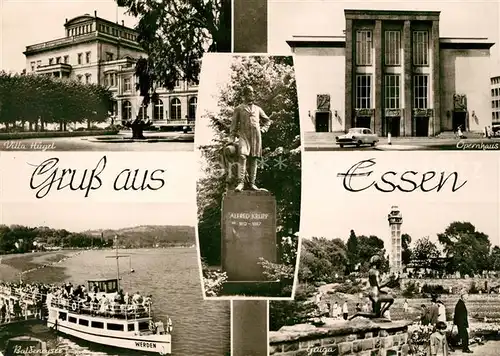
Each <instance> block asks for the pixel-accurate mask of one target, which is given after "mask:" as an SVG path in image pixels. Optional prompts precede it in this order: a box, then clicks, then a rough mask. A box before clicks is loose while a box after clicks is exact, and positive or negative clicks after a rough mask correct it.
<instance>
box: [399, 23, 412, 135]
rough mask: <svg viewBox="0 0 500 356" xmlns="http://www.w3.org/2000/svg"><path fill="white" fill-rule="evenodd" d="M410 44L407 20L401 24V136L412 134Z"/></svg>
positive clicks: (409, 30) (409, 24)
mask: <svg viewBox="0 0 500 356" xmlns="http://www.w3.org/2000/svg"><path fill="white" fill-rule="evenodd" d="M412 74H413V65H412V45H411V23H410V21H409V20H406V21H405V22H404V26H403V95H404V108H403V117H402V118H401V119H402V120H401V121H402V122H403V124H402V125H403V129H402V130H401V135H402V136H413V122H412V116H413V100H412V99H413V96H412V92H413V86H412Z"/></svg>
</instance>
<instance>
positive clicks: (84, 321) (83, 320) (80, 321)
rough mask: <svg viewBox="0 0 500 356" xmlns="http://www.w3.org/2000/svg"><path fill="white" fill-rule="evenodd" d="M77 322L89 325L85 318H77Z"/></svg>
mask: <svg viewBox="0 0 500 356" xmlns="http://www.w3.org/2000/svg"><path fill="white" fill-rule="evenodd" d="M78 324H80V325H83V326H89V321H88V320H87V319H79V320H78Z"/></svg>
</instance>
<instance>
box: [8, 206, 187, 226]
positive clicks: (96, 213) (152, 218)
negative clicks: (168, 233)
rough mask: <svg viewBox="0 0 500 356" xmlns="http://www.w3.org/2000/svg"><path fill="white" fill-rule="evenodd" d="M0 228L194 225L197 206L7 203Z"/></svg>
mask: <svg viewBox="0 0 500 356" xmlns="http://www.w3.org/2000/svg"><path fill="white" fill-rule="evenodd" d="M0 224H4V225H12V224H18V225H25V226H30V227H37V226H48V227H50V228H54V229H66V230H68V231H72V232H80V231H85V230H93V229H120V228H126V227H134V226H139V225H189V226H195V224H196V204H195V203H194V201H193V202H191V203H144V202H139V203H134V202H128V203H105V202H104V203H102V202H95V201H94V202H92V201H88V200H87V201H84V200H82V201H77V200H75V201H74V202H60V203H45V202H44V201H38V202H37V204H36V205H33V204H31V203H27V202H19V203H16V202H9V203H4V204H2V205H1V206H0Z"/></svg>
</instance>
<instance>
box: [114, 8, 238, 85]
mask: <svg viewBox="0 0 500 356" xmlns="http://www.w3.org/2000/svg"><path fill="white" fill-rule="evenodd" d="M117 3H118V6H122V7H125V8H127V11H128V13H130V14H131V15H133V16H135V17H137V18H138V19H139V23H138V25H137V28H136V29H137V31H138V32H139V36H138V38H137V40H138V42H139V44H140V45H141V47H142V48H143V49H144V51H145V52H146V54H147V59H146V60H147V64H148V66H146V67H142V68H140V69H143V70H145V72H144V73H146V72H147V73H149V79H150V81H148V80H147V79H148V76H147V75H146V76H143V77H142V76H141V75H139V80H140V81H141V80H142V79H144V80H145V81H144V86H148V89H152V86H153V83H156V85H158V86H162V87H165V88H167V89H169V90H172V89H174V87H175V83H176V81H177V80H188V81H192V82H196V83H198V75H199V72H200V64H201V63H200V59H201V57H202V55H203V53H204V52H207V51H208V52H230V51H231V26H232V24H231V11H232V9H231V0H168V1H156V0H117ZM138 68H139V67H138ZM141 78H142V79H141ZM140 83H141V86H143V83H142V82H140ZM144 86H143V87H144Z"/></svg>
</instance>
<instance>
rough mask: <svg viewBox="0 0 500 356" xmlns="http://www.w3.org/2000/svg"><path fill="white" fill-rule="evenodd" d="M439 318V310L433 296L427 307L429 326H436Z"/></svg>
mask: <svg viewBox="0 0 500 356" xmlns="http://www.w3.org/2000/svg"><path fill="white" fill-rule="evenodd" d="M438 317H439V309H438V306H437V298H436V297H435V296H433V297H432V298H431V305H430V307H429V324H431V325H432V326H434V325H436V323H437V322H438Z"/></svg>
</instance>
